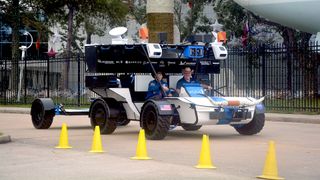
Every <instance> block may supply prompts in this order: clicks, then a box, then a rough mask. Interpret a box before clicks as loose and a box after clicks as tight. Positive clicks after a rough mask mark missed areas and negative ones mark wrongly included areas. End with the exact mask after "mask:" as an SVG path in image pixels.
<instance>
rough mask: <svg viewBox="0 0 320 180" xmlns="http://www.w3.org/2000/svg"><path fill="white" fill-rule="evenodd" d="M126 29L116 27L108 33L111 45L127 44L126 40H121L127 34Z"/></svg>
mask: <svg viewBox="0 0 320 180" xmlns="http://www.w3.org/2000/svg"><path fill="white" fill-rule="evenodd" d="M127 30H128V29H127V28H126V27H116V28H113V29H111V30H110V31H109V34H110V35H111V36H113V37H112V44H127V42H128V39H123V38H122V35H123V34H124V33H126V32H127Z"/></svg>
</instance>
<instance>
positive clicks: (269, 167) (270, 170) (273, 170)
mask: <svg viewBox="0 0 320 180" xmlns="http://www.w3.org/2000/svg"><path fill="white" fill-rule="evenodd" d="M257 178H260V179H284V178H282V177H279V176H278V167H277V159H276V151H275V145H274V141H269V149H268V153H267V157H266V161H265V164H264V169H263V172H262V175H261V176H257Z"/></svg>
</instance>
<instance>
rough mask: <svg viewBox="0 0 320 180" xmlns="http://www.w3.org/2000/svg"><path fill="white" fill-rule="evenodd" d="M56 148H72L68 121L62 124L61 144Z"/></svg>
mask: <svg viewBox="0 0 320 180" xmlns="http://www.w3.org/2000/svg"><path fill="white" fill-rule="evenodd" d="M56 148H58V149H70V148H72V147H71V146H69V141H68V130H67V125H66V123H63V124H62V128H61V133H60V140H59V145H58V146H56Z"/></svg>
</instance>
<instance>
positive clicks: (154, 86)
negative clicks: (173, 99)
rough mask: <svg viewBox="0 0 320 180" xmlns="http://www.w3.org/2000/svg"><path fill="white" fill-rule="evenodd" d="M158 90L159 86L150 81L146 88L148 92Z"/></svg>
mask: <svg viewBox="0 0 320 180" xmlns="http://www.w3.org/2000/svg"><path fill="white" fill-rule="evenodd" d="M158 89H159V86H157V82H156V81H154V80H152V81H150V83H149V86H148V91H157V90H158Z"/></svg>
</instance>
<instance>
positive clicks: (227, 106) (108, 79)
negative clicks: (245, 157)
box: [31, 43, 265, 140]
mask: <svg viewBox="0 0 320 180" xmlns="http://www.w3.org/2000/svg"><path fill="white" fill-rule="evenodd" d="M226 58H227V50H226V49H225V47H224V46H222V44H221V43H213V44H210V45H209V46H202V45H168V44H155V43H148V44H116V45H115V44H111V45H87V46H85V60H86V64H87V69H88V70H87V74H86V77H85V78H86V81H85V84H86V87H87V88H89V89H90V90H91V91H93V92H95V93H96V94H98V95H99V96H100V97H99V98H97V99H95V100H94V101H93V102H92V103H91V106H90V108H89V109H88V110H78V111H77V110H64V109H63V108H61V107H58V108H56V107H55V105H54V103H53V101H52V100H51V99H49V98H44V99H36V100H35V101H34V102H33V103H32V107H31V116H32V122H33V125H34V127H35V128H37V129H46V128H49V127H50V125H51V123H52V121H53V118H54V116H55V114H57V113H58V114H66V115H73V114H86V115H88V116H89V118H90V122H91V125H92V127H93V128H94V127H95V126H97V125H98V126H100V129H101V133H102V134H111V133H113V132H114V131H115V129H116V128H117V126H121V125H122V126H123V125H126V124H128V123H129V122H130V121H139V122H140V126H141V128H143V129H144V130H145V132H146V137H147V138H148V139H153V140H158V139H164V138H165V137H166V136H167V134H168V131H169V129H170V127H172V126H174V127H175V126H182V128H183V129H185V130H187V131H195V130H199V129H200V128H201V127H202V126H203V125H215V124H218V125H222V124H226V125H231V126H232V127H233V128H235V130H236V131H238V132H239V133H240V134H243V135H253V134H256V133H259V132H260V131H261V130H262V128H263V126H264V121H265V115H264V106H263V104H262V101H263V99H264V98H261V99H255V98H252V97H210V96H208V95H207V94H206V93H205V91H204V89H203V88H202V87H201V86H200V85H199V84H185V85H184V86H183V87H182V88H181V92H180V94H179V95H178V96H174V97H164V98H163V99H159V100H155V99H148V100H146V99H145V97H146V93H147V89H148V82H149V81H151V80H153V77H152V74H155V73H156V72H155V70H161V71H163V72H165V73H166V74H167V77H166V79H167V81H168V84H169V87H172V88H173V87H174V88H175V87H176V82H177V81H178V79H180V78H181V77H182V75H181V70H182V68H183V67H184V66H190V67H191V68H192V69H194V70H195V76H196V77H197V78H198V79H199V80H208V79H209V77H210V76H209V74H212V73H220V61H221V60H223V59H226ZM102 73H103V74H104V75H101V74H102ZM105 74H107V75H105Z"/></svg>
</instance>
